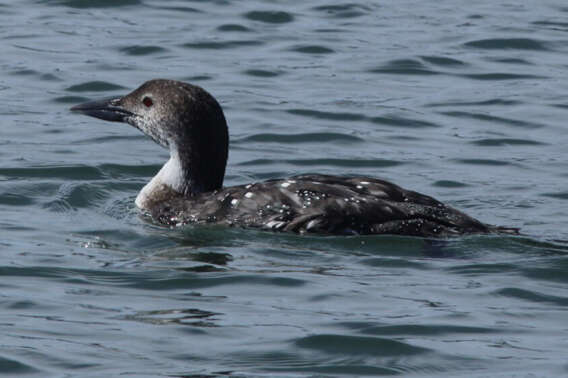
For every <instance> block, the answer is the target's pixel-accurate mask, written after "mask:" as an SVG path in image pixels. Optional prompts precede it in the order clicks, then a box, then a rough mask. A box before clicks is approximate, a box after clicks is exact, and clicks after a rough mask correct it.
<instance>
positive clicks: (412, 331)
mask: <svg viewBox="0 0 568 378" xmlns="http://www.w3.org/2000/svg"><path fill="white" fill-rule="evenodd" d="M340 325H342V326H344V327H347V328H349V329H355V330H357V331H358V332H359V333H363V334H365V335H397V336H398V335H407V336H425V335H426V336H434V335H455V334H466V335H467V334H480V335H483V334H494V333H503V330H501V329H499V328H487V327H468V326H462V325H451V324H432V325H429V324H397V325H377V324H375V323H369V322H343V323H340Z"/></svg>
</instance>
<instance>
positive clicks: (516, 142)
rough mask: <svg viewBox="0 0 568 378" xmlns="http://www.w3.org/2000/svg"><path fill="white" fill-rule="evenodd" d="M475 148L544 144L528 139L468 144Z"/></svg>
mask: <svg viewBox="0 0 568 378" xmlns="http://www.w3.org/2000/svg"><path fill="white" fill-rule="evenodd" d="M469 143H470V144H475V145H477V146H484V147H501V146H544V145H547V144H546V143H541V142H537V141H535V140H528V139H514V138H487V139H481V140H476V141H472V142H469Z"/></svg>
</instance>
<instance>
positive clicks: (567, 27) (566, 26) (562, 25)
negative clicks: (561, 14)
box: [532, 21, 568, 31]
mask: <svg viewBox="0 0 568 378" xmlns="http://www.w3.org/2000/svg"><path fill="white" fill-rule="evenodd" d="M532 24H533V25H539V26H550V29H551V30H561V31H568V22H558V21H535V22H533V23H532Z"/></svg>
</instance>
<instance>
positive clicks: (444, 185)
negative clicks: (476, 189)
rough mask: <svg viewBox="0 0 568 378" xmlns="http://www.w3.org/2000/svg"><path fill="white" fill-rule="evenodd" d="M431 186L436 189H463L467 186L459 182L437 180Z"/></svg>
mask: <svg viewBox="0 0 568 378" xmlns="http://www.w3.org/2000/svg"><path fill="white" fill-rule="evenodd" d="M432 186H435V187H438V188H465V187H467V186H469V185H467V184H464V183H463V182H459V181H452V180H438V181H435V182H434V183H433V184H432Z"/></svg>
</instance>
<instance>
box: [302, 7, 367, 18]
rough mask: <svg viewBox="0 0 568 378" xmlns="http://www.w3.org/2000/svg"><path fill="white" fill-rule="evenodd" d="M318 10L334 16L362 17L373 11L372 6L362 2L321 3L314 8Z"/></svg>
mask: <svg viewBox="0 0 568 378" xmlns="http://www.w3.org/2000/svg"><path fill="white" fill-rule="evenodd" d="M312 9H313V10H315V11H317V12H322V13H325V14H327V15H329V16H331V17H334V18H354V17H361V16H364V15H365V14H368V13H370V12H371V8H369V7H366V6H364V5H360V4H354V3H350V4H337V5H321V6H318V7H314V8H312Z"/></svg>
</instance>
